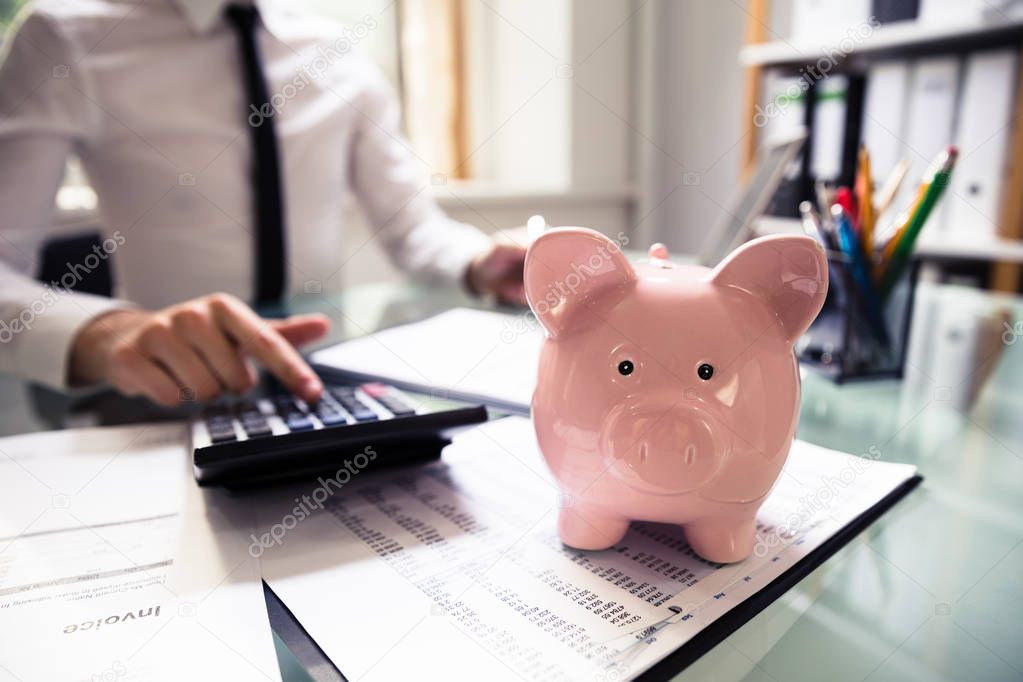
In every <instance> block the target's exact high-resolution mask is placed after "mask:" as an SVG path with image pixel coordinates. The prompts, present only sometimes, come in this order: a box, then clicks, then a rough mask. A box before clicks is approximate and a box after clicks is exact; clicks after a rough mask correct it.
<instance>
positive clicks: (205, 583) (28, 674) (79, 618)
mask: <svg viewBox="0 0 1023 682" xmlns="http://www.w3.org/2000/svg"><path fill="white" fill-rule="evenodd" d="M185 442H186V439H185V430H184V427H183V425H181V424H171V425H152V424H144V425H138V426H127V427H117V428H90V429H75V430H66V431H54V432H47V433H41V434H30V435H24V436H15V437H11V438H4V439H0V481H3V495H2V496H0V681H7V680H11V681H15V680H17V681H22V682H28V681H30V680H47V681H50V680H120V679H124V680H187V679H193V680H200V679H231V680H237V679H241V680H279V679H280V671H279V668H278V665H277V659H276V655H275V651H274V646H273V640H272V636H271V632H270V627H269V622H268V619H267V614H266V607H265V602H264V599H263V590H262V584H261V582H260V576H259V573H258V562H257V561H256V560H255V559H254V558H253V557H252V556H251V555H250V554H249V552H248V541H247V540H246V538H247V537H248V535H249V534H250V532H251V529H252V524H251V521H250V520H249V519H251V513H250V512H249V511H247V510H245V509H240V508H237V507H235V506H234V504H236V503H233V502H232V501H231V500H229V499H227V498H224V497H223V496H222V494H221V493H219V492H216V491H213V492H211V491H206V490H201V489H199V488H198V487H197V486H196V485H195V484H194V482H193V481H192V479H191V471H190V467H189V456H188V455H189V453H188V450H187V448H186V446H185Z"/></svg>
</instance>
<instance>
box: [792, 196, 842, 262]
mask: <svg viewBox="0 0 1023 682" xmlns="http://www.w3.org/2000/svg"><path fill="white" fill-rule="evenodd" d="M799 215H800V216H802V219H803V232H806V234H808V235H810V236H811V237H813V238H814V239H816V240H817V241H818V242H820V244H821V246H823V247H824V248H825V249H830V250H832V251H834V250H837V247H836V245H835V244H834V240H833V239H832V237H831V235H830V234H828V232H827V230H825V229H824V225H822V224H821V217H820V214H819V213H817V209H815V208H814V207H813V204H811V203H810V202H809V201H801V202H799Z"/></svg>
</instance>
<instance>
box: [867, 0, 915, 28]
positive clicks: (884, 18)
mask: <svg viewBox="0 0 1023 682" xmlns="http://www.w3.org/2000/svg"><path fill="white" fill-rule="evenodd" d="M919 13H920V0H874V2H873V3H871V14H872V15H873V17H874V18H875V19H877V21H878V23H880V24H894V23H896V22H899V21H912V20H913V19H916V18H917V16H918V15H919Z"/></svg>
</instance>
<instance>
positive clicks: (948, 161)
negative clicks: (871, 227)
mask: <svg viewBox="0 0 1023 682" xmlns="http://www.w3.org/2000/svg"><path fill="white" fill-rule="evenodd" d="M958 156H959V151H958V150H957V149H956V148H955V147H949V148H948V149H947V150H945V151H944V152H942V153H941V154H939V155H938V157H937V158H936V159H935V160H934V162H933V163H932V164H931V165H930V166H929V167H928V169H927V173H926V174H925V175H924V181H923V184H921V185H920V188H921V191H922V192H923V195H924V196H923V199H922V200H921V201H920V204H919V206H917V208H916V210H914V211H913V213H912V215H910V218H909V222H908V223H907V224H906V227H905V229H904V230H902V234H899V235H896V236H895V237H893V238H892V241H891V242H889V246H892V248H891V255H890V256H889V257H888V258H887V259H886V263H885V268H884V273H883V275H882V277H881V286H880V293H881V298H882V300H883V299H886V298H887V297H888V295H889V294H891V292H892V289H893V288H894V287H895V282H896V281H897V280H898V279H899V275H900V274H902V270H903V268H904V267H905V265H906V262H907V261H908V260H909V256H910V254H911V253H912V251H913V245H914V244H915V243H916V239H917V237H919V236H920V230H922V229H923V226H924V223H925V222H927V217H928V216H929V215H930V214H931V211H933V210H934V206H935V204H937V203H938V199H940V198H941V195H942V193H943V192H944V191H945V187H946V186H947V185H948V182H949V178H951V177H952V169H953V168H954V167H955V163H956V157H958ZM892 244H894V245H892ZM885 251H886V252H887V251H889V249H888V248H887V247H886V248H885Z"/></svg>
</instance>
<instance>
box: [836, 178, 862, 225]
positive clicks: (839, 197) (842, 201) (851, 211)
mask: <svg viewBox="0 0 1023 682" xmlns="http://www.w3.org/2000/svg"><path fill="white" fill-rule="evenodd" d="M835 203H836V204H838V205H839V206H841V207H842V210H844V211H845V213H846V215H848V216H849V220H851V221H852V225H854V226H855V225H856V215H857V213H856V204H855V203H854V201H853V193H852V192H851V191H849V188H848V187H844V186H843V187H839V188H838V189H836V190H835Z"/></svg>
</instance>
